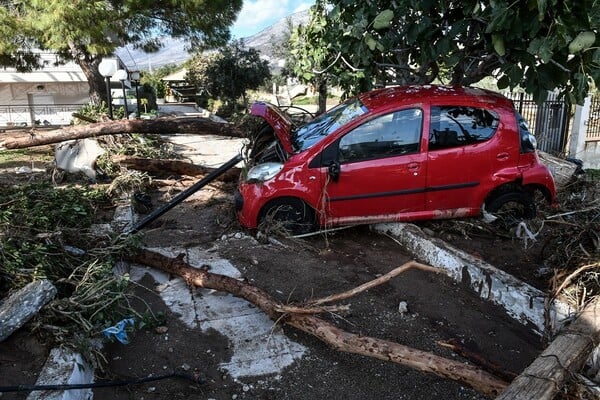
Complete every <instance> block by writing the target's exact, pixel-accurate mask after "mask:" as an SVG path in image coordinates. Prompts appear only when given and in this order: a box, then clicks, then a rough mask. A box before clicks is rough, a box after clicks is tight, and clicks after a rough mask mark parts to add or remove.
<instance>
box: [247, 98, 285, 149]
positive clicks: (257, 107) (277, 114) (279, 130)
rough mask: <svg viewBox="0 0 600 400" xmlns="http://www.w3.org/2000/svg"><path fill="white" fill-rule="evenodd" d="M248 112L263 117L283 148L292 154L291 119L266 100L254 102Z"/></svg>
mask: <svg viewBox="0 0 600 400" xmlns="http://www.w3.org/2000/svg"><path fill="white" fill-rule="evenodd" d="M250 114H252V115H255V116H257V117H261V118H263V119H264V120H265V121H267V123H268V124H269V125H271V127H272V128H273V131H274V132H275V135H276V136H277V138H278V139H279V141H280V142H281V146H282V147H283V149H284V150H285V151H286V152H287V153H288V154H289V155H292V154H294V146H293V145H292V128H293V123H292V120H291V119H290V118H289V117H288V116H287V115H286V114H285V113H283V112H282V111H281V110H280V109H279V108H278V107H277V106H276V105H274V104H271V103H267V102H256V103H254V104H253V105H252V107H251V108H250Z"/></svg>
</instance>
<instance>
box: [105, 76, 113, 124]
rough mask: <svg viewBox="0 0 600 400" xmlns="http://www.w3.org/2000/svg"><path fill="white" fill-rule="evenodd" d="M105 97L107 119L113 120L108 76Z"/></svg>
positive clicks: (108, 77)
mask: <svg viewBox="0 0 600 400" xmlns="http://www.w3.org/2000/svg"><path fill="white" fill-rule="evenodd" d="M106 97H107V99H106V100H107V102H108V104H107V106H108V118H110V119H113V109H112V95H111V90H110V76H107V77H106Z"/></svg>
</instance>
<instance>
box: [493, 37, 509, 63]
mask: <svg viewBox="0 0 600 400" xmlns="http://www.w3.org/2000/svg"><path fill="white" fill-rule="evenodd" d="M492 44H493V45H494V50H495V51H496V53H498V55H499V56H500V57H504V55H506V48H505V47H504V38H503V37H502V35H500V34H497V33H494V34H492Z"/></svg>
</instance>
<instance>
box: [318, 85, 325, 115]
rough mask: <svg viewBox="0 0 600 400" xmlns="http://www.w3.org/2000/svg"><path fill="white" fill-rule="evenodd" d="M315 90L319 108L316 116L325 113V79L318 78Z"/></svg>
mask: <svg viewBox="0 0 600 400" xmlns="http://www.w3.org/2000/svg"><path fill="white" fill-rule="evenodd" d="M317 90H318V91H319V107H318V110H317V115H319V114H323V113H324V112H325V111H327V79H325V78H322V77H321V78H319V80H318V82H317Z"/></svg>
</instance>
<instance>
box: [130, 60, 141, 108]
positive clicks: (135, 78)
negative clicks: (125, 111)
mask: <svg viewBox="0 0 600 400" xmlns="http://www.w3.org/2000/svg"><path fill="white" fill-rule="evenodd" d="M129 77H130V78H131V81H132V82H133V84H134V86H135V101H136V104H137V117H138V118H139V117H140V92H139V86H140V72H139V71H131V73H130V74H129Z"/></svg>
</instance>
